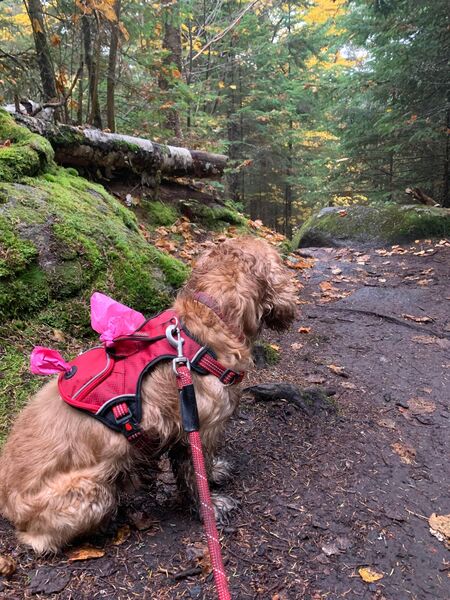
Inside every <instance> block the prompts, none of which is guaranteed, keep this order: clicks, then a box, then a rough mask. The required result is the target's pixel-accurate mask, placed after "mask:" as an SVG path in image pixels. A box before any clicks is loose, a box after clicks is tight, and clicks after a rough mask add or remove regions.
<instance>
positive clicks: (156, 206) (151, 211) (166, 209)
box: [143, 200, 180, 227]
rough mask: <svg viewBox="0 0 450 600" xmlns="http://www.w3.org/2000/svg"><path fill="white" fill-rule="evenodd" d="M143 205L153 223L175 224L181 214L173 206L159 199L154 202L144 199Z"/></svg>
mask: <svg viewBox="0 0 450 600" xmlns="http://www.w3.org/2000/svg"><path fill="white" fill-rule="evenodd" d="M143 207H144V210H145V212H146V215H147V218H148V221H149V223H150V224H151V225H157V226H159V225H164V226H166V227H167V226H170V225H173V224H174V223H175V221H176V220H177V219H178V217H179V216H180V215H179V214H178V212H177V211H176V209H175V208H174V207H173V206H170V205H169V204H165V203H164V202H160V201H158V200H156V201H153V202H149V201H144V204H143Z"/></svg>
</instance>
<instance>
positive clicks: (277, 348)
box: [269, 344, 280, 352]
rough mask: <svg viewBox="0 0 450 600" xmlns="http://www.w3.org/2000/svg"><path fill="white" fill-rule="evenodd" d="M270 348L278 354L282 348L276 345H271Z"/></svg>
mask: <svg viewBox="0 0 450 600" xmlns="http://www.w3.org/2000/svg"><path fill="white" fill-rule="evenodd" d="M269 347H270V348H272V350H276V351H277V352H278V351H279V350H280V346H277V345H276V344H269Z"/></svg>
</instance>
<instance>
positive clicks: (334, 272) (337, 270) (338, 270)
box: [331, 269, 342, 275]
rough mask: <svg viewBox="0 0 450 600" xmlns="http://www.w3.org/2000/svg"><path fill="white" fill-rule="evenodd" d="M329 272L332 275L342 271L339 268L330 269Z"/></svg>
mask: <svg viewBox="0 0 450 600" xmlns="http://www.w3.org/2000/svg"><path fill="white" fill-rule="evenodd" d="M331 272H332V273H333V275H340V274H341V273H342V271H341V269H332V270H331Z"/></svg>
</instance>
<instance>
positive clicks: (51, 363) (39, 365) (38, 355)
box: [30, 346, 71, 375]
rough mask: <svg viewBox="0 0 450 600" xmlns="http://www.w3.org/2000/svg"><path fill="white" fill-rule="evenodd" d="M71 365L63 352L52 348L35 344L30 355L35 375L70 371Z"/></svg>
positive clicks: (31, 366) (31, 367) (31, 368)
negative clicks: (64, 357) (63, 355)
mask: <svg viewBox="0 0 450 600" xmlns="http://www.w3.org/2000/svg"><path fill="white" fill-rule="evenodd" d="M70 369H71V366H70V365H69V363H67V362H66V361H65V360H64V359H63V357H62V356H61V354H60V353H59V352H57V351H56V350H52V349H51V348H44V347H43V346H35V347H34V348H33V351H32V353H31V356H30V370H31V372H32V373H34V374H35V375H54V374H55V373H61V372H64V371H70Z"/></svg>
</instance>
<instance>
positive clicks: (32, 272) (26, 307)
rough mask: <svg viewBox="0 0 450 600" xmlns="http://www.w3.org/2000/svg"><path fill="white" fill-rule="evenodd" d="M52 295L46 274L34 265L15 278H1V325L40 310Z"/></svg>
mask: <svg viewBox="0 0 450 600" xmlns="http://www.w3.org/2000/svg"><path fill="white" fill-rule="evenodd" d="M50 293H51V290H50V287H49V283H48V280H47V277H46V276H45V273H44V272H43V271H42V270H41V269H40V268H39V267H38V266H37V265H34V264H33V265H31V266H30V267H29V268H28V269H27V270H26V271H24V272H22V273H19V274H16V275H15V276H14V277H7V278H0V323H1V322H2V321H3V320H6V319H9V318H11V317H19V316H22V315H24V314H26V313H29V312H34V311H37V310H39V308H41V306H43V305H44V304H45V303H46V302H47V300H48V298H49V296H50Z"/></svg>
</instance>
